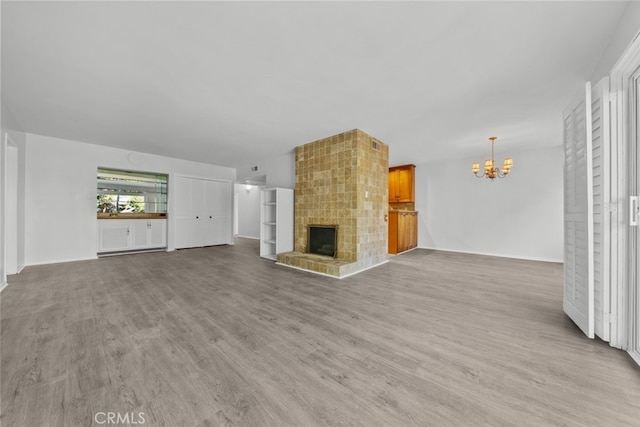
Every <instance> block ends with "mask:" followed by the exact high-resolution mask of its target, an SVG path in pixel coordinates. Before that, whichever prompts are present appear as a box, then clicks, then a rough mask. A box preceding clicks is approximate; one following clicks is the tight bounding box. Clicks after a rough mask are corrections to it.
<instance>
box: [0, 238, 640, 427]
mask: <svg viewBox="0 0 640 427" xmlns="http://www.w3.org/2000/svg"><path fill="white" fill-rule="evenodd" d="M257 253H258V242H257V241H254V240H248V239H238V240H237V244H236V245H234V246H221V247H209V248H200V249H189V250H181V251H176V252H171V253H148V254H137V255H126V256H118V257H108V258H102V259H98V260H93V261H81V262H72V263H64V264H55V265H43V266H33V267H28V268H26V269H25V270H24V271H23V272H22V273H21V274H19V275H16V276H11V277H10V280H9V286H8V287H7V288H6V289H5V290H4V291H3V292H2V294H1V297H0V308H1V312H0V318H1V331H2V335H1V349H0V351H1V353H0V355H1V359H2V360H1V365H0V375H1V376H0V381H1V399H2V400H1V403H0V424H1V425H2V427H10V426H21V427H22V426H25V427H34V426H91V425H115V424H107V422H106V421H107V418H106V417H107V414H108V413H112V414H114V415H113V417H115V416H116V414H117V415H119V416H120V417H121V418H120V421H123V420H124V421H128V422H129V424H130V425H142V423H141V421H143V420H144V425H145V426H171V427H173V426H180V427H182V426H316V425H356V426H404V425H406V426H414V425H415V426H639V425H640V368H639V367H638V366H637V365H635V364H634V362H633V361H632V360H631V358H630V357H629V356H628V355H627V354H626V353H625V352H622V351H620V350H615V349H612V348H610V347H609V346H608V345H607V344H606V343H603V342H601V341H598V340H589V339H587V338H586V337H585V336H584V335H583V334H582V333H581V332H580V331H579V330H578V329H577V328H576V327H575V326H574V324H573V323H572V322H571V321H570V320H569V319H568V318H567V317H566V316H565V315H564V314H563V312H562V265H560V264H554V263H544V262H532V261H521V260H512V259H503V258H493V257H485V256H477V255H468V254H457V253H448V252H436V251H427V250H415V251H412V252H410V253H406V254H404V255H400V256H397V257H393V258H391V260H390V262H389V263H387V264H385V265H383V266H380V267H377V268H374V269H371V270H368V271H365V272H363V273H360V274H358V275H355V276H352V277H349V278H347V279H344V280H337V279H333V278H329V277H323V276H318V275H315V274H312V273H306V272H303V271H299V270H295V269H291V268H287V267H282V266H278V265H275V264H274V263H273V262H271V261H268V260H264V259H261V258H259V257H258V256H257ZM125 416H126V417H127V418H124V417H125ZM96 417H97V418H96ZM140 417H142V418H140ZM112 420H114V421H118V419H117V418H112ZM133 421H135V422H133ZM136 423H137V424H136ZM119 425H127V423H126V422H125V423H120V424H119Z"/></svg>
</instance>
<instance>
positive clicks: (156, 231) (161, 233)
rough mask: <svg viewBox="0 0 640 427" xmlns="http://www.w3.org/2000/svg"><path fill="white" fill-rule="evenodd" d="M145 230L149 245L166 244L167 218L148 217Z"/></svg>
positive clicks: (159, 246)
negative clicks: (147, 226)
mask: <svg viewBox="0 0 640 427" xmlns="http://www.w3.org/2000/svg"><path fill="white" fill-rule="evenodd" d="M148 222H149V228H148V230H147V242H148V243H149V247H152V248H162V247H165V246H167V220H166V219H150V220H149V221H148Z"/></svg>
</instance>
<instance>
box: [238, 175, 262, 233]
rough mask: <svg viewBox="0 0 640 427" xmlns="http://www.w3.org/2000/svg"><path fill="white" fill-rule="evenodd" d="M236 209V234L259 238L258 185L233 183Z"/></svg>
mask: <svg viewBox="0 0 640 427" xmlns="http://www.w3.org/2000/svg"><path fill="white" fill-rule="evenodd" d="M235 197H236V201H237V209H238V212H237V213H238V224H237V227H238V229H237V234H238V236H240V237H252V238H255V239H259V238H260V187H258V186H257V185H251V186H250V188H249V189H247V186H246V185H244V184H236V185H235Z"/></svg>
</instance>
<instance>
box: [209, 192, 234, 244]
mask: <svg viewBox="0 0 640 427" xmlns="http://www.w3.org/2000/svg"><path fill="white" fill-rule="evenodd" d="M231 201H232V199H231V183H230V182H224V181H204V236H205V245H206V246H208V245H224V244H227V243H230V242H229V236H230V233H231Z"/></svg>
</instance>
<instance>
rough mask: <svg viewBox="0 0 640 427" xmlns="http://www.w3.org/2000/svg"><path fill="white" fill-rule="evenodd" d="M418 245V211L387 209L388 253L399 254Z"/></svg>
mask: <svg viewBox="0 0 640 427" xmlns="http://www.w3.org/2000/svg"><path fill="white" fill-rule="evenodd" d="M417 246H418V212H416V211H389V253H390V254H399V253H400V252H405V251H408V250H409V249H413V248H415V247H417Z"/></svg>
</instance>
